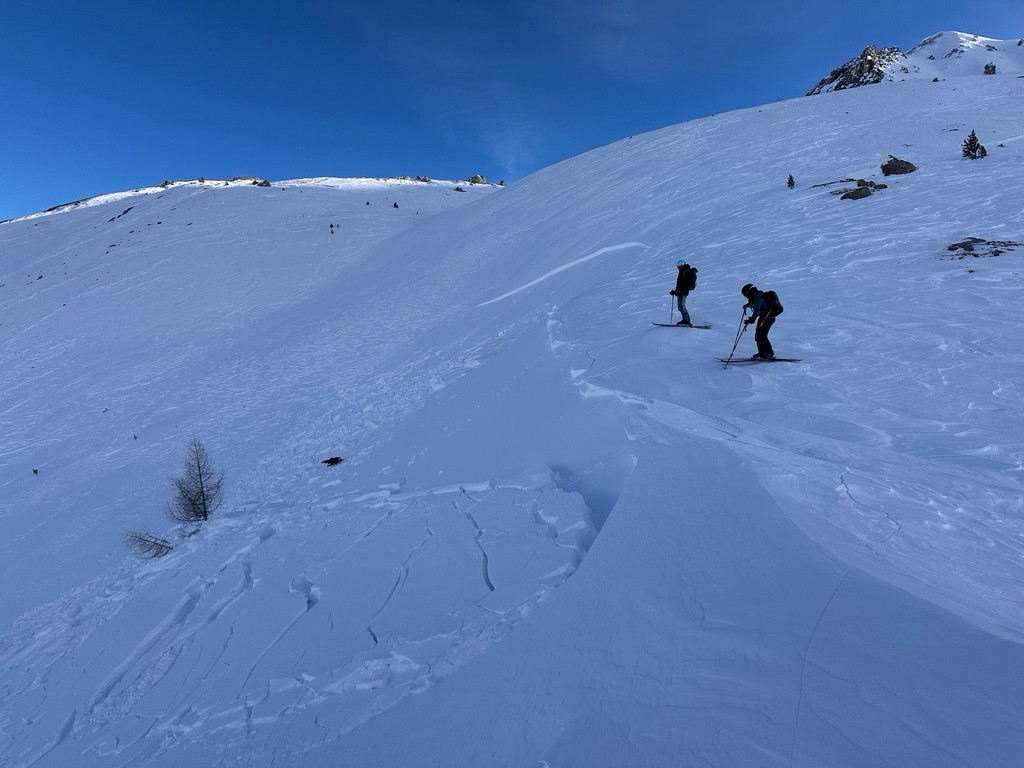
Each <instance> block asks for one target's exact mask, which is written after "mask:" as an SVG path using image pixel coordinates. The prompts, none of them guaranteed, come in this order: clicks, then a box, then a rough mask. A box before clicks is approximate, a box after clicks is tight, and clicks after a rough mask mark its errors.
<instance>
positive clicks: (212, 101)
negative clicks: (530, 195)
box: [0, 0, 1024, 220]
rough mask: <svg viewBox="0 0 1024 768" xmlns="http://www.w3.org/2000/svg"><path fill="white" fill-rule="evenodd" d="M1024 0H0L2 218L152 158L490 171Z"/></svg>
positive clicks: (579, 146)
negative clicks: (768, 0)
mask: <svg viewBox="0 0 1024 768" xmlns="http://www.w3.org/2000/svg"><path fill="white" fill-rule="evenodd" d="M947 30H956V31H961V32H972V33H975V34H980V35H984V36H987V37H994V38H1010V37H1018V36H1022V35H1024V9H1022V6H1021V3H1020V0H975V2H970V3H969V2H966V0H861V2H860V3H857V4H852V5H851V4H849V3H838V2H824V3H822V2H820V0H814V1H813V2H812V1H811V0H792V1H791V2H781V3H765V2H763V1H754V0H716V2H710V3H707V2H702V3H692V2H680V1H679V0H592V1H588V0H506V1H505V2H495V3H491V2H480V0H474V1H462V0H460V1H456V2H452V1H449V0H432V2H429V3H428V2H412V1H411V0H390V1H389V2H386V3H367V2H342V1H340V0H336V1H331V0H300V1H299V2H296V3H283V2H276V3H275V2H264V1H263V0H253V1H252V2H247V3H226V2H221V1H220V0H203V2H193V0H179V1H178V2H170V3H168V2H156V1H155V0H138V1H137V2H134V3H117V4H114V3H110V2H104V0H100V2H99V3H82V2H78V1H77V0H76V1H74V2H72V1H71V0H32V2H12V3H7V4H5V7H3V8H2V10H0V85H2V96H0V99H2V105H0V220H2V219H5V218H10V217H13V216H20V215H24V214H28V213H33V212H36V211H39V210H43V209H45V208H48V207H51V206H53V205H58V204H60V203H65V202H70V201H73V200H76V199H80V198H83V197H88V196H91V195H96V194H102V193H105V192H115V191H122V190H127V189H132V188H135V187H141V186H152V185H156V184H159V183H160V182H162V181H163V180H164V179H193V178H197V177H200V176H203V177H206V178H211V179H220V178H231V177H232V176H235V175H254V176H261V177H263V178H266V179H270V180H279V179H288V178H299V177H306V176H395V175H400V174H406V175H412V176H416V175H424V176H430V177H432V178H437V179H456V178H466V177H467V176H469V175H471V174H474V173H481V174H484V175H485V176H486V177H487V178H488V180H490V181H498V180H502V179H504V180H506V181H508V182H511V181H514V180H515V179H517V178H520V177H522V176H524V175H526V174H528V173H530V172H532V171H534V170H537V169H539V168H542V167H544V166H547V165H550V164H552V163H555V162H558V161H559V160H563V159H566V158H568V157H572V156H574V155H577V154H580V153H581V152H584V151H586V150H588V149H592V148H594V147H598V146H603V145H605V144H608V143H610V142H612V141H615V140H617V139H620V138H623V137H625V136H629V135H632V134H636V133H642V132H644V131H649V130H654V129H656V128H661V127H664V126H667V125H672V124H674V123H679V122H683V121H685V120H690V119H693V118H697V117H704V116H706V115H710V114H715V113H719V112H724V111H728V110H732V109H739V108H743V107H751V106H756V105H758V104H765V103H770V102H773V101H779V100H781V99H786V98H791V97H796V96H801V95H803V94H804V93H806V92H807V90H808V89H810V88H811V87H812V86H813V85H814V84H815V83H816V82H817V81H818V80H819V79H820V78H822V77H824V76H825V75H826V74H828V72H829V70H831V69H832V68H833V67H836V66H838V65H840V64H842V63H843V62H844V61H846V60H847V59H849V58H851V57H853V56H855V55H856V54H858V53H859V52H860V51H861V49H862V48H863V47H864V46H865V45H867V44H868V43H873V44H875V45H877V46H879V47H881V46H887V45H897V46H899V47H900V48H901V49H903V50H908V49H909V48H911V47H912V46H914V45H916V44H917V43H918V42H920V41H921V39H923V38H924V37H926V36H928V35H931V34H933V33H935V32H940V31H947Z"/></svg>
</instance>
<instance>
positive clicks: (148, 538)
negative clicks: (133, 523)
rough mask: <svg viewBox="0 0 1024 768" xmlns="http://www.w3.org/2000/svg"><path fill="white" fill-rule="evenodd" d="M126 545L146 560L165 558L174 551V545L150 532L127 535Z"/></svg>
mask: <svg viewBox="0 0 1024 768" xmlns="http://www.w3.org/2000/svg"><path fill="white" fill-rule="evenodd" d="M124 543H125V544H127V545H128V547H130V548H131V549H132V550H134V551H135V554H136V555H138V556H139V557H142V558H146V559H150V558H154V557H163V556H164V555H166V554H167V553H168V552H170V551H171V550H172V549H174V545H173V544H171V542H169V541H168V540H167V539H164V538H161V537H160V536H157V535H156V534H153V533H149V532H148V531H135V532H133V533H126V534H125V535H124Z"/></svg>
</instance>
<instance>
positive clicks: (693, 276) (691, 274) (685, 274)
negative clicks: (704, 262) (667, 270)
mask: <svg viewBox="0 0 1024 768" xmlns="http://www.w3.org/2000/svg"><path fill="white" fill-rule="evenodd" d="M696 282H697V268H696V267H689V268H687V269H680V270H679V274H678V275H676V287H675V289H674V290H673V291H672V295H673V296H689V295H690V291H691V290H692V289H693V287H694V285H695V284H696ZM662 290H664V288H663V289H662Z"/></svg>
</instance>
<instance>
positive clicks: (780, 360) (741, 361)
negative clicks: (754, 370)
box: [715, 357, 803, 365]
mask: <svg viewBox="0 0 1024 768" xmlns="http://www.w3.org/2000/svg"><path fill="white" fill-rule="evenodd" d="M715 360H717V361H718V362H720V363H728V364H729V365H748V364H750V363H799V362H801V361H802V360H803V358H802V357H773V358H772V359H771V360H754V359H753V358H749V357H739V358H733V359H732V360H727V359H726V358H724V357H716V358H715Z"/></svg>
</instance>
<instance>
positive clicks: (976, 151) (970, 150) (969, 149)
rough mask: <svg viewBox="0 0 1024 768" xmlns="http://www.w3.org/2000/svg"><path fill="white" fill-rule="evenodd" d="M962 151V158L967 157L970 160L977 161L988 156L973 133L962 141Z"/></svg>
mask: <svg viewBox="0 0 1024 768" xmlns="http://www.w3.org/2000/svg"><path fill="white" fill-rule="evenodd" d="M963 150H964V157H969V158H971V160H978V159H980V158H982V157H984V156H985V155H987V154H988V152H987V151H986V150H985V147H984V145H983V144H982V143H981V142H980V141H978V137H977V135H975V133H974V131H971V135H970V136H968V137H967V138H966V139H964V145H963Z"/></svg>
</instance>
